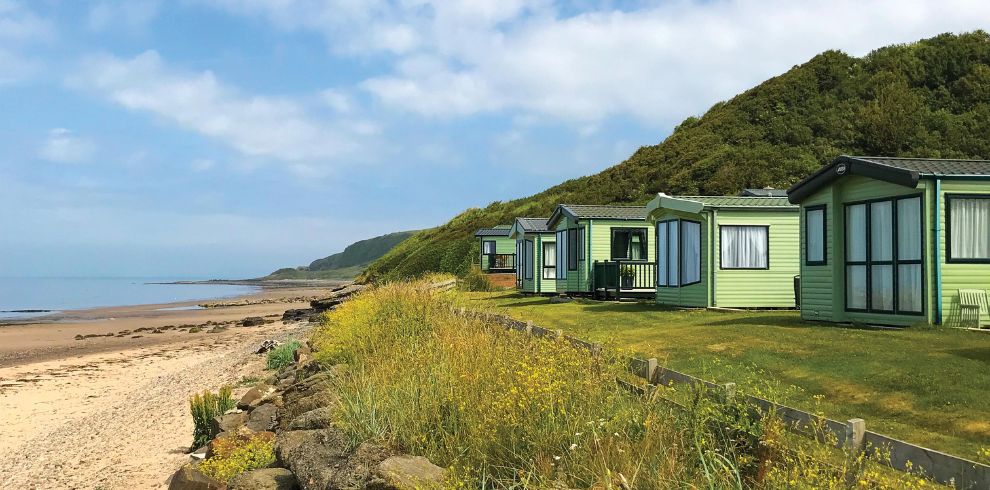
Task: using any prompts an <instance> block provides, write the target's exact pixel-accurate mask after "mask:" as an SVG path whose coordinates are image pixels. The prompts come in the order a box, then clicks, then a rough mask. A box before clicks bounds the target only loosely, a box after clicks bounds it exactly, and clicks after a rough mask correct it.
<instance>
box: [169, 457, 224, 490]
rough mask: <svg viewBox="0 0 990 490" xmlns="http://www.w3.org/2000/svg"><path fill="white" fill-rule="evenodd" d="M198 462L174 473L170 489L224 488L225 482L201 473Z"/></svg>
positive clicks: (219, 489)
mask: <svg viewBox="0 0 990 490" xmlns="http://www.w3.org/2000/svg"><path fill="white" fill-rule="evenodd" d="M197 466H198V465H197V464H196V463H188V464H186V465H185V466H183V467H182V468H179V471H176V472H175V474H174V475H172V478H171V481H170V482H169V484H168V490H223V489H224V488H226V485H224V484H223V482H221V481H218V480H215V479H213V478H210V477H208V476H206V475H204V474H203V473H200V471H199V469H198V468H197Z"/></svg>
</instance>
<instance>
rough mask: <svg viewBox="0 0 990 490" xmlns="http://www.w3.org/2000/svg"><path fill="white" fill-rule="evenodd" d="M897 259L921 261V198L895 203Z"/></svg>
mask: <svg viewBox="0 0 990 490" xmlns="http://www.w3.org/2000/svg"><path fill="white" fill-rule="evenodd" d="M897 259H898V260H921V198H920V197H914V198H911V199H901V200H900V201H897Z"/></svg>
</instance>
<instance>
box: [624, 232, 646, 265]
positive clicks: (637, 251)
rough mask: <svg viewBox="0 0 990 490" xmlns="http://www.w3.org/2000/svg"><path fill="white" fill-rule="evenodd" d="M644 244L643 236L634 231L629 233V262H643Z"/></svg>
mask: <svg viewBox="0 0 990 490" xmlns="http://www.w3.org/2000/svg"><path fill="white" fill-rule="evenodd" d="M642 243H643V237H642V235H640V234H639V233H636V232H634V231H632V232H629V253H628V254H627V255H626V256H627V257H629V260H643V254H642V252H643V250H642V248H641V246H642Z"/></svg>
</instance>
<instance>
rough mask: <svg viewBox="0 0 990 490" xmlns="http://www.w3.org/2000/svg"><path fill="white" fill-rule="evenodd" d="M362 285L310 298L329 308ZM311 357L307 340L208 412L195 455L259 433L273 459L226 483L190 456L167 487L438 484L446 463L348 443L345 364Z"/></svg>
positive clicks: (253, 489) (260, 489)
mask: <svg viewBox="0 0 990 490" xmlns="http://www.w3.org/2000/svg"><path fill="white" fill-rule="evenodd" d="M362 288H363V286H350V287H348V288H344V289H341V290H340V291H338V292H337V293H335V295H334V296H333V297H331V298H325V299H324V300H320V302H317V301H314V302H313V303H314V304H313V306H314V307H318V308H332V307H334V306H335V305H336V304H339V302H340V301H343V300H344V299H346V298H347V297H349V296H350V295H352V294H354V293H356V292H358V291H360V290H361V289H362ZM245 320H251V318H248V319H245ZM242 323H248V322H242ZM313 357H314V351H313V350H312V347H311V346H309V345H307V346H305V347H300V348H299V349H297V350H296V351H295V352H294V353H293V359H294V363H293V364H292V365H289V366H286V367H284V368H283V369H281V370H280V371H278V372H277V373H275V374H273V375H272V376H271V377H270V378H269V379H268V380H267V382H266V383H261V384H259V385H257V386H254V387H252V388H251V389H249V390H248V391H247V393H245V394H244V396H242V397H241V399H240V400H239V401H238V403H237V410H234V411H230V412H228V413H225V414H224V415H221V416H218V417H216V418H215V419H214V424H215V427H214V428H215V430H216V431H217V432H218V433H219V434H218V436H217V437H216V438H215V439H214V440H213V441H211V442H210V444H208V445H207V446H206V448H205V450H201V451H199V453H200V454H198V455H196V456H194V459H196V458H198V459H202V458H203V457H205V458H207V459H209V458H211V457H213V456H214V451H213V447H214V443H216V442H217V441H219V440H221V439H224V438H230V437H237V438H249V437H258V436H262V437H265V438H269V440H273V441H274V450H275V457H276V466H277V467H275V468H265V469H256V470H251V471H247V472H244V473H242V474H240V475H238V476H237V477H235V478H234V479H232V480H231V481H230V482H229V485H228V486H225V485H224V484H223V483H222V482H218V481H216V480H213V479H212V478H209V477H207V476H205V475H203V474H202V473H200V472H199V471H198V470H197V466H196V463H190V464H189V465H186V466H184V467H183V468H181V469H180V470H179V471H178V472H176V474H175V476H174V477H173V479H172V486H171V487H170V488H174V489H177V490H185V489H191V490H199V489H207V490H212V489H224V488H229V489H231V490H234V489H241V490H269V489H271V490H289V489H294V488H301V489H303V490H310V489H319V490H329V489H359V488H377V489H399V488H410V489H411V488H423V487H429V486H436V485H438V484H439V483H440V482H442V481H443V479H444V478H445V477H446V471H445V470H444V469H443V468H440V467H438V466H436V465H434V464H432V463H431V462H430V461H429V460H427V459H425V458H422V457H414V456H402V455H398V456H397V455H395V454H394V453H393V452H392V451H390V450H388V449H387V448H385V447H382V446H379V445H376V444H372V443H368V442H365V443H362V444H360V445H358V446H357V447H353V444H352V442H351V441H350V440H348V438H347V437H346V435H345V434H344V433H343V432H342V431H341V430H340V429H338V428H337V427H335V426H334V424H333V412H334V409H335V407H336V405H337V403H338V398H337V396H336V395H335V389H334V388H335V386H336V385H337V383H338V381H340V380H341V379H342V378H344V377H346V376H347V375H348V369H347V366H345V365H336V366H324V365H322V364H321V363H319V362H317V361H316V360H315V359H314V358H313ZM272 431H273V432H272Z"/></svg>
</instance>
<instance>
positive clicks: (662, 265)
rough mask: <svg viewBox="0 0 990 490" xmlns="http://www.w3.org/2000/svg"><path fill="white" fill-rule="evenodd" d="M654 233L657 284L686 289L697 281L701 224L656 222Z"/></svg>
mask: <svg viewBox="0 0 990 490" xmlns="http://www.w3.org/2000/svg"><path fill="white" fill-rule="evenodd" d="M656 233H657V285H658V286H665V287H677V286H689V285H691V284H696V283H698V282H701V223H698V222H697V221H687V220H668V221H660V222H658V223H657V226H656Z"/></svg>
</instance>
